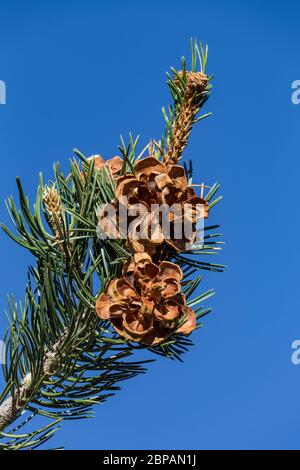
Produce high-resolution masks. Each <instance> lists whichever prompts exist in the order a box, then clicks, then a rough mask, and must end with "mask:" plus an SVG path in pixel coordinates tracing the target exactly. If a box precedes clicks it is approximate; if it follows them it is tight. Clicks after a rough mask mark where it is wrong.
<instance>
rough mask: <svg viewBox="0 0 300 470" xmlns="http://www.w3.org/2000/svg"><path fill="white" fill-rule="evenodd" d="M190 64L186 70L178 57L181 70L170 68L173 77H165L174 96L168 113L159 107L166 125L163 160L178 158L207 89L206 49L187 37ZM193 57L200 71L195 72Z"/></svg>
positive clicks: (203, 102)
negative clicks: (189, 69)
mask: <svg viewBox="0 0 300 470" xmlns="http://www.w3.org/2000/svg"><path fill="white" fill-rule="evenodd" d="M191 51H192V66H191V71H187V69H186V62H185V58H182V61H181V62H182V70H180V71H176V70H175V69H174V68H172V69H171V70H172V73H173V77H172V76H171V75H170V74H167V76H168V86H169V88H170V92H171V95H172V97H173V99H174V107H173V108H172V107H169V116H167V113H166V110H165V109H164V108H163V115H164V118H165V121H166V124H167V128H166V138H167V151H166V153H165V154H164V155H163V159H164V161H165V162H166V163H169V164H176V163H177V162H178V161H179V160H180V159H181V157H182V153H183V151H184V149H185V147H186V145H187V142H188V138H189V135H190V133H191V130H192V127H193V125H194V124H195V123H196V122H197V121H198V120H200V119H203V118H204V117H206V116H208V114H207V115H204V116H202V117H201V118H198V119H196V116H197V114H198V112H199V110H200V109H201V108H202V107H203V105H204V104H205V102H206V101H207V99H208V96H209V90H210V88H211V85H210V79H211V77H208V76H207V75H205V68H206V62H207V53H208V48H207V46H206V48H204V47H203V46H202V45H200V48H199V46H198V44H197V42H196V41H193V40H191ZM197 59H198V61H199V65H200V71H196V67H197Z"/></svg>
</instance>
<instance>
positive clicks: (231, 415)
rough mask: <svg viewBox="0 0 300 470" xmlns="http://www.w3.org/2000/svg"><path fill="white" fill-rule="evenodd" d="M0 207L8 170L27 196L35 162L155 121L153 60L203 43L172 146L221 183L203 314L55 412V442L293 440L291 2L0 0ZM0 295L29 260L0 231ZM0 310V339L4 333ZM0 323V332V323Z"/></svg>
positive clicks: (46, 164) (298, 69)
mask: <svg viewBox="0 0 300 470" xmlns="http://www.w3.org/2000/svg"><path fill="white" fill-rule="evenodd" d="M0 9H1V31H0V50H1V53H0V58H1V59H0V80H4V81H5V82H6V85H7V104H6V105H1V106H0V155H1V162H2V171H1V185H0V219H1V220H2V221H4V222H8V217H7V215H6V213H5V206H4V198H5V197H6V196H8V195H10V194H15V193H16V191H15V182H14V178H15V176H16V175H19V176H20V177H21V178H22V181H23V183H24V187H25V190H26V192H27V194H29V195H31V196H33V194H34V190H35V187H36V184H37V177H38V172H39V171H43V173H44V175H45V179H48V178H49V179H51V174H52V173H51V171H52V162H53V161H57V160H59V161H61V162H62V164H63V165H64V166H65V167H66V165H67V162H68V159H69V157H71V151H72V148H73V147H77V148H79V149H81V150H82V152H83V153H85V154H93V153H101V154H103V155H104V156H105V157H109V156H112V155H114V154H115V153H116V148H117V145H118V144H119V135H120V134H123V135H124V136H126V135H128V132H129V131H131V132H132V133H133V134H141V136H142V137H141V146H142V145H143V144H145V143H146V142H147V140H148V139H149V138H152V137H154V138H157V137H159V136H160V135H161V133H162V130H163V119H162V116H161V107H162V105H166V104H168V102H169V96H168V91H167V88H166V86H165V75H164V73H165V71H166V70H168V69H169V67H170V66H171V65H174V66H175V67H176V66H178V65H179V58H180V56H181V55H182V54H186V55H188V53H189V38H190V37H191V36H193V37H197V38H199V39H201V40H203V41H205V42H207V43H208V44H209V61H208V71H209V72H213V73H214V74H215V78H214V90H213V95H212V97H211V99H210V101H209V102H208V103H207V105H206V110H207V111H212V112H213V114H214V115H213V117H211V118H209V119H207V120H205V121H203V122H202V123H200V124H199V125H198V127H197V128H196V129H195V130H194V133H193V135H192V138H191V141H190V145H189V147H188V150H187V151H186V154H185V156H186V158H190V157H191V158H193V161H194V167H195V174H196V176H197V178H198V179H199V181H200V180H201V181H202V180H203V179H204V180H205V181H206V182H207V183H208V184H210V183H213V182H214V181H215V180H218V181H220V182H221V183H222V194H223V195H224V200H223V202H222V204H220V205H219V206H218V207H217V208H216V210H215V211H214V215H213V220H214V221H215V222H218V223H220V224H221V225H222V232H223V233H224V239H225V241H226V249H225V251H224V252H223V254H222V255H221V257H220V258H219V261H220V262H221V261H222V262H224V263H226V264H227V265H228V266H229V267H228V269H227V271H226V272H225V273H224V274H218V273H216V274H214V273H209V274H208V275H207V276H206V279H205V281H204V284H203V286H202V288H203V289H204V288H210V287H214V288H215V290H216V292H217V295H216V296H215V297H214V298H213V300H212V301H211V304H212V306H213V308H214V312H213V314H211V315H210V316H208V317H206V319H205V327H204V328H203V329H201V330H200V331H199V332H197V333H196V335H195V336H194V339H195V346H194V347H193V348H192V349H191V351H190V352H189V353H188V354H186V356H185V362H184V364H179V363H175V362H171V361H168V360H159V361H157V362H156V363H154V364H152V365H150V367H149V371H148V373H147V374H146V375H145V376H141V377H138V378H136V379H134V380H131V381H130V382H128V383H124V384H123V385H122V391H121V392H119V393H117V395H116V397H114V398H112V399H111V400H110V401H108V402H107V403H106V404H105V405H103V406H101V407H98V409H97V417H96V418H95V419H94V420H87V421H84V422H75V424H74V423H67V424H65V425H64V429H63V430H62V431H61V432H60V433H59V434H57V437H55V438H54V439H53V441H52V445H61V444H64V445H65V447H66V448H68V449H76V448H81V449H120V448H121V449H145V448H146V449H158V448H160V449H167V448H169V449H192V448H197V449H233V448H234V449H261V448H268V449H291V448H293V449H299V448H300V401H299V398H298V388H299V387H300V365H299V366H295V365H293V364H292V363H291V359H290V357H291V353H292V350H291V343H292V341H293V340H295V339H300V289H299V287H298V283H299V268H298V266H299V261H300V255H299V248H298V236H299V235H298V234H299V230H300V220H299V209H298V200H299V196H298V181H299V176H298V175H299V171H300V163H299V138H298V136H299V127H300V105H299V106H295V105H293V104H292V102H291V93H292V90H291V83H292V82H293V81H294V80H297V79H300V64H299V50H298V48H299V41H300V29H299V18H300V16H299V14H300V4H299V2H296V1H291V0H287V1H262V0H260V1H252V2H246V1H226V2H225V1H223V2H221V1H212V2H207V1H199V0H197V1H196V0H193V1H191V0H186V1H185V2H182V1H178V0H172V1H166V0H165V1H164V0H160V1H155V0H152V1H151V2H150V1H148V0H147V1H143V2H135V1H122V2H121V1H91V0H86V1H76V0H75V1H72V2H71V1H65V0H60V1H51V2H46V1H44V2H37V1H36V2H35V1H30V0H28V1H27V2H21V1H19V2H18V1H16V0H11V1H1V3H0ZM0 253H1V260H2V263H1V264H2V265H1V271H0V278H1V282H0V303H1V305H0V307H1V310H2V311H3V310H4V308H5V306H6V294H7V293H9V292H12V291H13V292H14V293H15V294H16V296H17V298H22V297H23V294H24V287H25V283H26V267H27V265H28V263H30V262H31V261H32V260H31V258H30V256H29V255H28V254H27V253H25V252H23V251H22V249H21V248H19V247H17V246H15V245H14V244H13V242H11V241H10V240H9V239H8V238H7V237H6V236H5V235H3V234H1V235H0ZM4 326H5V321H4V316H3V315H2V317H1V320H0V337H1V334H2V333H3V332H4ZM1 332H2V333H1Z"/></svg>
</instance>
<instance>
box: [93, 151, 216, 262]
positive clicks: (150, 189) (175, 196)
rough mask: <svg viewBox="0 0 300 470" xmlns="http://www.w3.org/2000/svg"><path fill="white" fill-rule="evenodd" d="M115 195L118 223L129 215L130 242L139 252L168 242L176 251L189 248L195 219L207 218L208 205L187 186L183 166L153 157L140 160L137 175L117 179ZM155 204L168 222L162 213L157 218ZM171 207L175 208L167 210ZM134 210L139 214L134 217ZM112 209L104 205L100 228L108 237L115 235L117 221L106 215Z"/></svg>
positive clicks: (193, 238) (153, 248)
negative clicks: (188, 227)
mask: <svg viewBox="0 0 300 470" xmlns="http://www.w3.org/2000/svg"><path fill="white" fill-rule="evenodd" d="M115 194H116V200H115V201H114V202H113V207H114V209H115V212H116V215H117V221H116V222H117V224H118V225H119V227H122V214H126V218H127V225H128V227H129V229H128V244H129V246H130V248H131V249H132V251H133V252H136V253H141V252H147V253H149V254H151V255H152V254H154V253H155V252H156V251H157V249H158V248H159V247H160V248H162V247H163V245H164V244H165V243H166V244H167V245H169V246H170V247H171V248H173V249H174V250H175V251H183V250H186V249H188V247H190V246H191V245H192V244H193V242H194V241H195V239H196V227H195V224H196V222H197V221H198V220H199V219H200V218H201V217H208V211H209V205H208V203H207V201H205V199H203V198H201V197H199V196H197V195H196V193H195V191H194V189H193V188H191V187H189V186H188V184H187V178H186V174H185V170H184V168H183V167H181V166H178V165H165V164H163V163H162V162H160V161H158V160H157V159H156V158H154V157H148V158H145V159H143V160H140V161H138V163H137V165H136V168H135V172H134V174H127V175H125V176H122V177H120V178H118V180H117V187H116V192H115ZM155 205H156V207H158V205H159V206H160V208H161V209H162V210H164V211H166V217H167V218H168V224H166V223H163V222H164V221H163V219H162V216H160V218H158V211H157V210H156V212H155V210H153V206H154V207H155ZM172 206H173V209H174V210H168V209H170V208H172ZM199 208H202V209H203V210H200V211H199ZM132 209H136V211H137V212H138V214H137V213H135V214H134V215H133V216H132V215H131V214H132V212H131V211H132ZM110 212H111V205H106V206H104V207H103V208H102V210H101V211H100V214H99V228H100V229H101V230H102V231H103V232H104V233H105V235H106V236H108V237H110V236H111V237H116V235H117V232H116V227H115V225H116V224H115V223H110V219H109V218H108V217H107V214H109V213H110ZM137 215H138V216H139V217H137ZM187 222H189V223H190V228H191V229H192V230H190V233H189V234H185V233H184V232H185V230H184V228H185V226H186V223H187ZM153 227H154V228H155V230H154V231H153ZM126 228H127V227H126ZM121 232H122V233H123V231H122V230H121ZM122 233H120V234H119V235H120V236H121V235H122Z"/></svg>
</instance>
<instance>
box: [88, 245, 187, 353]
mask: <svg viewBox="0 0 300 470" xmlns="http://www.w3.org/2000/svg"><path fill="white" fill-rule="evenodd" d="M182 278H183V273H182V271H181V269H180V268H179V266H177V265H176V264H174V263H170V262H167V261H163V262H162V263H161V264H160V265H159V266H158V265H156V264H154V263H153V262H152V261H151V258H150V256H149V255H148V254H146V253H143V254H135V255H134V257H133V258H132V259H131V260H130V261H128V262H127V263H126V264H125V265H124V267H123V277H122V278H118V279H114V280H112V281H111V282H110V284H109V285H108V287H107V290H106V293H103V294H101V295H100V297H99V298H98V300H97V303H96V311H97V314H98V316H99V317H100V318H101V319H102V320H110V321H111V324H112V326H113V327H114V329H115V330H116V332H117V333H118V334H119V335H120V336H122V337H123V338H125V339H127V340H129V341H135V342H140V343H142V344H145V345H147V346H155V345H158V344H160V343H162V342H163V341H164V340H166V339H167V338H168V337H169V336H170V335H171V334H179V333H180V334H183V335H188V334H190V333H191V332H192V331H193V330H194V329H195V327H196V317H195V314H194V312H193V310H192V309H191V308H189V307H187V306H186V299H185V296H184V295H183V294H182V293H180V281H181V280H182Z"/></svg>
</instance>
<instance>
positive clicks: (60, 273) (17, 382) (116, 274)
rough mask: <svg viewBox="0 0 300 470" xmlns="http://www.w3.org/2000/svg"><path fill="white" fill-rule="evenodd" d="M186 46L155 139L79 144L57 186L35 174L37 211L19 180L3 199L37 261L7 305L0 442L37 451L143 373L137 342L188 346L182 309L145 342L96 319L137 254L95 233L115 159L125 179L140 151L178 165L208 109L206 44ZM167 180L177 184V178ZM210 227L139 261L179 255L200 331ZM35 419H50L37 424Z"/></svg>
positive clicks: (215, 246) (18, 238)
mask: <svg viewBox="0 0 300 470" xmlns="http://www.w3.org/2000/svg"><path fill="white" fill-rule="evenodd" d="M191 52H192V60H191V67H190V70H187V67H186V61H185V59H184V58H182V60H181V70H175V69H174V68H172V69H171V74H168V82H167V83H168V86H169V89H170V92H171V95H172V99H173V105H172V106H169V108H168V111H166V110H165V109H164V108H163V115H164V118H165V121H166V131H165V134H164V136H163V137H162V138H161V139H160V140H159V141H151V142H149V144H148V145H147V147H146V148H144V149H143V151H142V152H141V153H140V154H138V153H137V146H138V138H136V139H133V138H132V136H131V135H130V139H129V143H128V144H125V142H124V140H123V139H122V142H121V145H120V146H119V150H120V153H121V157H122V160H120V158H117V157H116V159H115V160H114V159H112V160H114V161H113V162H112V163H109V162H104V160H103V159H102V158H101V157H100V156H99V157H95V156H93V157H92V158H87V157H86V156H84V155H83V154H82V153H81V152H79V151H78V150H76V149H75V150H74V152H75V156H74V159H72V160H71V162H70V171H69V174H68V175H64V174H63V172H62V171H61V169H60V166H59V164H55V165H54V182H52V183H48V184H45V183H44V181H43V177H42V175H40V179H39V184H38V188H37V194H36V200H35V203H34V204H33V207H31V205H30V202H29V200H28V198H27V197H26V196H25V194H24V190H23V187H22V184H21V182H20V180H19V179H17V186H18V193H19V208H18V207H17V205H16V203H15V201H14V199H13V198H12V197H10V198H9V199H8V200H7V209H8V212H9V214H10V217H11V220H12V223H13V226H14V230H13V231H11V230H10V229H9V228H7V227H6V226H2V227H3V229H4V231H5V232H6V233H7V234H8V235H9V236H10V237H11V238H12V239H13V240H14V241H15V242H16V243H18V244H19V245H21V246H22V247H23V248H25V249H27V250H29V251H30V252H31V253H32V255H33V257H34V259H35V264H34V266H32V267H30V268H29V270H28V283H27V287H26V294H25V300H24V302H23V303H20V304H18V303H17V302H16V301H15V299H14V298H13V297H11V298H10V299H9V304H8V309H7V312H6V315H7V321H8V328H7V331H6V334H5V343H6V361H5V364H4V365H3V375H4V379H5V383H6V386H5V387H4V390H3V392H2V394H1V396H0V448H1V449H2V450H8V449H9V450H18V449H36V448H37V447H39V446H41V445H43V444H45V442H46V441H48V440H49V439H50V438H51V436H53V434H54V433H56V431H57V430H58V429H59V428H60V426H61V424H62V422H63V421H64V420H72V419H78V418H85V417H90V416H92V414H93V412H92V409H93V406H94V405H95V404H98V403H103V402H104V401H105V400H106V399H107V398H108V397H110V396H111V395H112V394H114V393H115V391H116V390H118V389H119V385H120V382H121V381H123V380H127V379H130V378H133V377H135V376H137V375H139V374H143V373H144V372H145V371H146V368H145V367H146V365H147V363H148V362H149V361H151V360H153V359H151V360H146V359H145V360H143V361H135V360H134V354H135V351H136V350H137V349H138V350H148V351H150V352H151V353H154V354H159V355H160V356H164V357H166V358H171V359H178V360H181V356H182V354H183V353H184V352H185V351H187V350H188V348H189V347H190V346H191V345H192V342H191V339H190V338H189V337H187V336H186V333H187V331H186V330H184V329H182V328H181V327H182V324H184V322H185V321H186V320H185V317H184V319H183V320H182V318H181V320H180V323H179V324H178V323H177V324H176V328H175V326H174V325H173V323H172V325H171V324H170V325H169V324H168V325H167V329H165V325H166V323H163V325H164V327H163V328H162V331H168V334H167V335H165V337H164V338H160V340H159V341H156V342H155V341H152V342H148V344H145V341H143V340H141V339H138V338H137V339H136V340H135V338H134V337H130V336H128V334H127V336H126V334H122V331H123V330H122V331H119V330H118V328H119V327H118V328H117V326H116V322H115V323H114V322H113V321H112V320H111V321H110V319H109V318H106V319H103V316H104V314H103V308H102V307H101V305H100V304H101V302H100V304H98V302H99V299H100V298H103V297H101V295H102V296H103V295H106V298H108V297H109V296H108V295H107V294H105V293H106V292H107V289H108V286H110V285H111V283H113V282H114V280H116V279H120V277H121V276H122V273H124V266H126V269H125V271H126V270H127V271H126V272H128V269H129V268H128V263H129V264H130V262H131V261H130V260H132V259H133V251H134V250H132V246H131V245H130V244H128V240H124V239H110V238H101V237H99V233H98V229H97V226H98V224H99V208H100V209H101V208H103V207H105V205H106V204H108V203H111V202H112V201H113V200H115V198H116V193H117V192H118V189H117V188H118V185H119V183H118V181H119V180H118V178H116V175H115V174H114V172H115V167H114V165H116V166H117V167H118V168H117V170H116V173H118V172H119V173H118V175H117V176H118V177H119V179H120V178H121V179H122V178H125V179H126V178H127V177H128V176H126V175H130V176H129V178H133V176H132V175H134V174H135V171H136V168H137V166H138V165H139V162H140V161H142V159H143V157H144V156H145V153H147V155H148V156H150V157H151V158H154V159H156V160H157V161H158V162H161V164H163V165H165V167H166V168H171V166H172V165H173V166H174V167H176V168H178V162H179V161H180V159H181V157H182V154H183V151H184V149H185V147H186V145H187V142H188V137H189V134H190V132H191V130H192V127H193V125H194V124H195V123H196V122H198V121H200V120H201V119H203V118H205V117H206V116H208V114H205V115H202V116H200V117H199V116H198V113H199V111H200V109H201V108H202V107H203V105H204V104H205V102H206V101H207V99H208V97H209V95H210V90H211V79H212V77H211V76H207V75H206V62H207V47H205V48H204V47H203V46H202V45H200V46H198V44H197V42H196V41H193V40H192V41H191ZM148 158H149V157H148ZM120 161H122V163H121V165H120ZM170 165H171V166H170ZM172 168H173V167H172ZM184 168H185V175H186V177H187V179H188V185H189V189H188V190H187V194H188V192H190V191H191V188H192V186H194V187H196V185H193V180H192V176H193V175H192V173H193V168H192V163H191V162H190V163H189V165H186V164H185V167H184ZM174 182H175V185H176V183H177V180H176V177H175V176H174V180H173V181H172V183H174ZM206 188H207V187H206V186H205V185H204V184H202V185H201V197H202V199H203V200H204V201H205V203H206V204H207V211H208V210H209V211H210V210H211V208H212V207H213V206H214V205H215V204H216V203H217V202H218V201H219V200H220V199H221V197H216V198H214V196H215V194H216V193H217V191H218V189H219V185H218V184H217V183H216V184H214V185H213V186H212V187H210V188H208V191H207V192H206V194H204V191H205V190H206ZM217 227H218V226H216V225H215V226H205V229H204V230H205V235H204V243H203V244H202V245H201V246H195V247H194V248H193V249H192V250H190V251H188V252H185V251H184V250H178V249H174V247H172V246H170V244H169V245H167V244H162V245H161V246H160V248H159V250H158V251H157V250H156V251H154V252H151V260H150V261H149V262H148V261H147V259H148V258H145V259H146V261H145V262H148V264H149V263H150V264H151V266H152V267H153V266H154V265H155V266H160V267H161V266H162V264H161V263H170V262H171V263H172V262H174V263H176V265H177V266H178V269H179V270H180V272H182V273H183V276H184V277H183V279H182V280H181V292H182V294H181V295H183V296H184V298H186V299H187V304H186V305H184V306H183V307H182V309H183V311H185V312H187V309H188V308H193V310H194V312H195V318H196V319H197V325H195V326H196V327H197V328H198V327H200V326H201V319H202V318H203V316H204V315H206V314H207V313H209V312H210V309H209V308H205V307H204V306H203V302H204V300H206V299H207V298H209V297H210V296H211V295H212V294H213V291H212V290H208V291H206V292H203V293H202V294H200V295H198V296H196V297H195V298H192V297H193V293H194V291H195V290H196V288H197V287H198V285H199V283H200V282H201V280H202V275H201V274H197V272H199V271H201V270H211V271H222V269H223V266H222V265H220V264H215V263H209V262H204V261H202V258H201V256H204V255H205V256H207V255H213V254H216V253H217V252H218V250H220V246H221V242H220V241H218V237H219V236H220V234H219V233H215V231H214V230H215V229H216V228H217ZM146 251H147V250H146ZM134 256H135V255H134ZM145 256H146V257H148V256H149V255H148V254H146V255H145ZM134 259H135V258H134ZM126 263H127V264H126ZM164 266H165V265H164ZM157 269H158V271H159V269H161V268H157ZM147 282H148V281H147ZM173 284H174V283H173ZM148 287H149V286H148V284H146V287H145V288H148ZM99 296H100V297H99ZM107 302H110V300H107ZM123 303H124V299H123ZM97 305H98V306H97ZM99 305H100V307H99ZM109 305H111V304H109ZM176 308H177V307H176ZM180 308H181V307H180ZM184 309H185V310H184ZM96 312H97V313H98V315H97V314H96ZM99 312H100V314H99ZM164 320H166V319H165V318H163V320H162V321H164ZM112 326H113V327H112ZM122 328H123V327H122ZM193 329H194V327H193ZM145 337H146V336H144V338H145ZM153 357H155V356H153ZM37 416H40V417H42V418H43V419H44V420H45V424H44V425H43V426H42V427H41V428H39V429H35V430H34V431H32V430H31V429H32V428H33V426H34V418H35V417H37ZM39 422H40V421H39ZM27 426H30V430H29V431H28V430H27V431H26V427H27Z"/></svg>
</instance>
